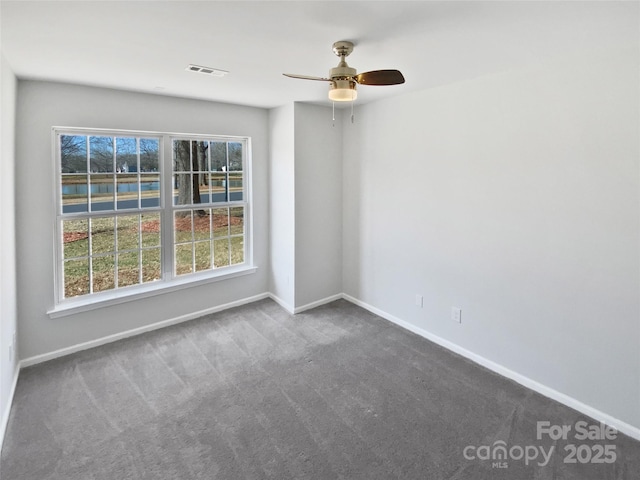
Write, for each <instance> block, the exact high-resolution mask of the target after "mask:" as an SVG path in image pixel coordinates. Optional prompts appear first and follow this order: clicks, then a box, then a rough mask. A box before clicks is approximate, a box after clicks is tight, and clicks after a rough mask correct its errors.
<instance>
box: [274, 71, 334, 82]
mask: <svg viewBox="0 0 640 480" xmlns="http://www.w3.org/2000/svg"><path fill="white" fill-rule="evenodd" d="M283 75H284V76H285V77H290V78H300V79H302V80H318V81H321V82H331V81H332V80H331V79H330V78H322V77H310V76H309V75H295V74H293V73H283Z"/></svg>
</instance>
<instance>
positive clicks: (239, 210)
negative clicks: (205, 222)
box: [229, 207, 244, 235]
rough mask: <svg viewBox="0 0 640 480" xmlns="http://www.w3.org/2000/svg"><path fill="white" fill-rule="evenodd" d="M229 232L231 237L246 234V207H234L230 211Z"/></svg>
mask: <svg viewBox="0 0 640 480" xmlns="http://www.w3.org/2000/svg"><path fill="white" fill-rule="evenodd" d="M229 232H230V234H231V235H242V234H243V233H244V207H233V208H231V209H230V210H229Z"/></svg>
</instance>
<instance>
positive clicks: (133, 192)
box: [116, 173, 139, 210]
mask: <svg viewBox="0 0 640 480" xmlns="http://www.w3.org/2000/svg"><path fill="white" fill-rule="evenodd" d="M116 180H117V184H116V185H117V186H118V191H117V193H116V198H117V199H118V204H117V205H118V210H125V209H127V208H138V188H139V184H138V175H136V174H135V173H134V174H133V175H132V174H127V173H119V174H117V177H116Z"/></svg>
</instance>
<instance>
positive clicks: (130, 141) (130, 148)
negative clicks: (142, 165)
mask: <svg viewBox="0 0 640 480" xmlns="http://www.w3.org/2000/svg"><path fill="white" fill-rule="evenodd" d="M137 171H138V153H137V146H136V139H135V138H131V137H125V138H116V172H117V173H135V172H137Z"/></svg>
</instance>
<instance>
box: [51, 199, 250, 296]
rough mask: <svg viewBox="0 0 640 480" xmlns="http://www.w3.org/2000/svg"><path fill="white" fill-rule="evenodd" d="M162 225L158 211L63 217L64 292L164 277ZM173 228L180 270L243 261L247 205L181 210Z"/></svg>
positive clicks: (80, 292) (74, 293)
mask: <svg viewBox="0 0 640 480" xmlns="http://www.w3.org/2000/svg"><path fill="white" fill-rule="evenodd" d="M196 212H200V213H201V214H198V213H196ZM89 226H91V228H90V229H89ZM161 228H162V227H161V221H160V214H159V213H155V212H153V213H148V214H134V215H118V216H115V217H103V218H93V219H91V220H88V219H78V220H64V221H63V236H64V238H63V261H64V296H65V298H70V297H76V296H79V295H85V294H88V293H90V292H102V291H106V290H112V289H114V288H122V287H126V286H130V285H138V284H141V283H148V282H153V281H157V280H160V279H161V277H162V268H161V246H160V245H161V241H160V234H161ZM174 228H175V232H174V238H175V240H174V241H175V245H174V248H175V273H176V275H184V274H189V273H194V272H201V271H206V270H210V269H215V268H221V267H226V266H230V265H236V264H240V263H243V262H244V208H243V207H232V208H226V207H225V208H213V209H211V208H209V209H203V210H196V211H194V214H193V215H191V213H190V212H188V215H186V216H184V211H182V213H181V212H180V211H178V212H176V216H175V219H174ZM89 232H90V234H89ZM89 237H90V238H89ZM90 249H91V255H90V252H89V250H90ZM90 264H91V267H92V268H91V271H90ZM91 286H92V288H91Z"/></svg>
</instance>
